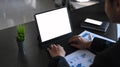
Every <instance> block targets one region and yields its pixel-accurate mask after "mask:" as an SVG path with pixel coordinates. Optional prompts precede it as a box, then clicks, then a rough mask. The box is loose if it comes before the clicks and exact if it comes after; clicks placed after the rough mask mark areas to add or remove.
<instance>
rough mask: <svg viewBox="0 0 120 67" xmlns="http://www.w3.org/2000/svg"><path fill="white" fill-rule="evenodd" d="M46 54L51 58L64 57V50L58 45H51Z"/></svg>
mask: <svg viewBox="0 0 120 67" xmlns="http://www.w3.org/2000/svg"><path fill="white" fill-rule="evenodd" d="M47 50H48V52H49V53H50V55H51V57H56V56H62V57H65V54H66V52H65V50H64V49H63V47H62V46H60V45H55V44H52V45H51V46H50V48H47Z"/></svg>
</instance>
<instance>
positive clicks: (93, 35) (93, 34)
mask: <svg viewBox="0 0 120 67" xmlns="http://www.w3.org/2000/svg"><path fill="white" fill-rule="evenodd" d="M89 35H90V36H91V39H92V40H93V39H94V38H95V37H97V38H100V39H103V40H107V41H110V42H113V43H116V41H114V40H112V39H109V38H106V37H103V36H100V35H98V34H95V33H92V32H89V31H87V30H85V31H83V32H82V33H81V34H79V35H78V36H81V37H83V38H84V39H86V40H87V41H90V37H89Z"/></svg>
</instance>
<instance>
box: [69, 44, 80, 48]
mask: <svg viewBox="0 0 120 67" xmlns="http://www.w3.org/2000/svg"><path fill="white" fill-rule="evenodd" d="M71 46H72V47H75V48H79V45H76V44H71Z"/></svg>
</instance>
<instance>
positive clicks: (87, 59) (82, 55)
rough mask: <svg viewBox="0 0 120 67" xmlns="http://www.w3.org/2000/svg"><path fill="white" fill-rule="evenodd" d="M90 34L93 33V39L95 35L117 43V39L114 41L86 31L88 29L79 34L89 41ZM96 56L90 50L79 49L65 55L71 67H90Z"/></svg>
mask: <svg viewBox="0 0 120 67" xmlns="http://www.w3.org/2000/svg"><path fill="white" fill-rule="evenodd" d="M89 35H91V39H92V40H93V39H94V38H95V37H98V38H101V39H104V40H108V41H110V42H114V43H116V41H114V40H111V39H109V38H106V37H103V36H100V35H97V34H94V33H92V32H89V31H86V30H85V31H83V32H82V33H81V34H79V35H78V36H81V37H83V38H84V39H86V40H87V41H90V37H89ZM94 58H95V54H93V53H92V52H90V51H88V50H78V51H75V52H73V53H71V54H69V55H67V56H66V57H65V59H66V60H67V62H68V63H69V65H70V67H89V66H90V65H91V64H92V63H93V60H94Z"/></svg>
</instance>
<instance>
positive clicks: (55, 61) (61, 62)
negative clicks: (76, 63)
mask: <svg viewBox="0 0 120 67" xmlns="http://www.w3.org/2000/svg"><path fill="white" fill-rule="evenodd" d="M48 67H70V66H69V64H68V63H67V61H66V60H65V58H64V57H61V56H57V57H54V58H52V59H51V60H50V63H49V65H48Z"/></svg>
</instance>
